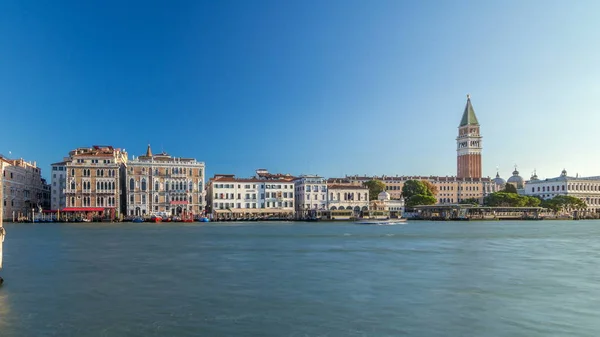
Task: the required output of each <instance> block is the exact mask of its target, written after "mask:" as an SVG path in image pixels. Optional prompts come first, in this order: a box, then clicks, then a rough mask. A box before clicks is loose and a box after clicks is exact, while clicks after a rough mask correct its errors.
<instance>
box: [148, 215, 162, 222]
mask: <svg viewBox="0 0 600 337" xmlns="http://www.w3.org/2000/svg"><path fill="white" fill-rule="evenodd" d="M150 222H162V217H161V216H159V215H153V216H151V217H150Z"/></svg>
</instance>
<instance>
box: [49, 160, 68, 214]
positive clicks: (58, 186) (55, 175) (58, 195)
mask: <svg viewBox="0 0 600 337" xmlns="http://www.w3.org/2000/svg"><path fill="white" fill-rule="evenodd" d="M50 166H51V167H52V173H51V174H52V176H51V177H50V185H51V186H50V209H52V210H58V209H63V208H65V207H67V197H66V194H65V189H66V187H67V185H66V184H67V164H66V162H64V161H63V162H59V163H54V164H52V165H50Z"/></svg>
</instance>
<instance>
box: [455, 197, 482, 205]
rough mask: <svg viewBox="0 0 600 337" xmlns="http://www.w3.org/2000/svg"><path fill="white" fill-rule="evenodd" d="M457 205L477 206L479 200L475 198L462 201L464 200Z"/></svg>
mask: <svg viewBox="0 0 600 337" xmlns="http://www.w3.org/2000/svg"><path fill="white" fill-rule="evenodd" d="M459 204H470V205H479V199H477V198H469V199H464V200H462V201H460V202H459Z"/></svg>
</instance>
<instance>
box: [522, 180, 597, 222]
mask: <svg viewBox="0 0 600 337" xmlns="http://www.w3.org/2000/svg"><path fill="white" fill-rule="evenodd" d="M522 194H524V195H528V196H535V197H539V198H542V199H552V198H554V197H555V196H557V195H569V196H572V197H575V198H579V199H581V200H582V201H583V202H585V203H586V205H587V211H588V212H594V213H596V212H600V176H595V177H579V176H575V177H571V176H568V175H567V171H566V170H563V171H562V172H561V173H560V176H558V177H556V178H549V179H538V176H537V174H536V173H534V174H533V176H532V177H531V179H530V180H528V181H527V182H525V186H524V188H523V193H522Z"/></svg>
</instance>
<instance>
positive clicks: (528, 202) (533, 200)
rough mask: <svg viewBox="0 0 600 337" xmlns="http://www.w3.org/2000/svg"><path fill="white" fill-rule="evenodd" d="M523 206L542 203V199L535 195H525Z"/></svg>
mask: <svg viewBox="0 0 600 337" xmlns="http://www.w3.org/2000/svg"><path fill="white" fill-rule="evenodd" d="M525 198H526V199H525V206H527V207H538V206H540V204H541V203H542V200H541V199H540V198H537V197H527V196H526V197H525Z"/></svg>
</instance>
